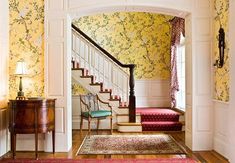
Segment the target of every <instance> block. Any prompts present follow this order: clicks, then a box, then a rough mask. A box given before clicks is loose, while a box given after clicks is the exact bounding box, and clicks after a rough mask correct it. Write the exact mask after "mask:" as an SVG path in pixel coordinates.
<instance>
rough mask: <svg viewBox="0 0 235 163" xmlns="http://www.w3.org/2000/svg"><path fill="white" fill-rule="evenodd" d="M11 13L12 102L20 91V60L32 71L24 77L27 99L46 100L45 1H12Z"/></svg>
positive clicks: (10, 88)
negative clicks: (31, 97) (18, 70)
mask: <svg viewBox="0 0 235 163" xmlns="http://www.w3.org/2000/svg"><path fill="white" fill-rule="evenodd" d="M9 10H10V57H9V59H10V61H9V93H10V98H15V97H16V95H17V92H18V89H19V77H18V76H15V75H14V73H15V69H16V62H17V61H18V60H20V59H24V61H25V62H26V65H27V69H28V74H27V75H26V76H24V77H23V91H24V92H25V96H26V97H29V96H44V52H43V51H44V47H43V46H44V43H43V35H44V1H43V0H40V1H38V0H24V1H22V0H9Z"/></svg>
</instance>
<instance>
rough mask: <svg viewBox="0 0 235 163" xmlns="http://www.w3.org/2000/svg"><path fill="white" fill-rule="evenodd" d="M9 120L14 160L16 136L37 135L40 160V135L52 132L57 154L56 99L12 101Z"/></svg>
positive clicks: (36, 148)
mask: <svg viewBox="0 0 235 163" xmlns="http://www.w3.org/2000/svg"><path fill="white" fill-rule="evenodd" d="M9 120H10V123H9V131H10V133H11V151H12V155H13V158H14V159H15V152H16V134H35V158H36V159H38V133H47V132H50V131H52V149H53V153H55V99H33V100H10V101H9Z"/></svg>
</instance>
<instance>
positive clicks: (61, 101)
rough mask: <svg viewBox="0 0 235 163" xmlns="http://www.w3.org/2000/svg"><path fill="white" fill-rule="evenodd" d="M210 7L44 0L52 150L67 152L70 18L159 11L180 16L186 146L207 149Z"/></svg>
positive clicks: (200, 1) (168, 1)
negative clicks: (183, 43) (53, 136)
mask: <svg viewBox="0 0 235 163" xmlns="http://www.w3.org/2000/svg"><path fill="white" fill-rule="evenodd" d="M211 3H212V2H210V1H205V0H191V1H188V0H175V1H172V0H159V1H154V0H148V1H147V0H145V1H143V0H136V1H135V2H134V1H133V0H121V1H115V0H100V1H92V0H88V1H82V0H47V1H45V9H46V10H45V38H46V39H45V49H46V52H45V94H46V96H47V97H53V98H57V104H56V151H68V150H69V149H70V148H71V145H72V127H71V126H72V125H71V124H72V122H71V85H70V84H71V81H70V80H71V70H70V69H71V48H70V47H71V28H70V26H71V20H72V18H74V17H80V16H83V15H89V14H94V13H104V12H109V11H112V12H113V11H145V12H158V13H165V14H171V15H175V16H179V17H185V19H186V37H187V41H186V60H187V64H186V68H187V70H186V81H187V82H186V87H187V89H186V145H187V146H188V147H190V148H191V149H192V150H210V149H212V148H213V147H212V136H213V129H212V116H213V114H212V101H211V86H210V85H211V58H210V56H211V35H212V31H211V29H212V28H211V25H212V22H211V21H212V20H211V10H212V8H211V6H212V5H211ZM186 13H190V14H188V15H186ZM49 140H50V139H46V142H45V150H46V151H47V150H50V143H51V142H49ZM61 140H63V141H61Z"/></svg>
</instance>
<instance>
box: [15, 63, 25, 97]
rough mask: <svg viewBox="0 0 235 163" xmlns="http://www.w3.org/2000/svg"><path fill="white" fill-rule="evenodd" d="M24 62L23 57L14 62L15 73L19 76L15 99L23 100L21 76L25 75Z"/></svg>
mask: <svg viewBox="0 0 235 163" xmlns="http://www.w3.org/2000/svg"><path fill="white" fill-rule="evenodd" d="M26 74H27V73H26V64H25V62H24V60H23V59H21V60H19V61H18V62H17V64H16V72H15V75H17V76H20V84H19V91H18V93H17V97H16V99H18V100H24V99H25V96H24V92H23V91H22V90H23V86H22V85H23V84H22V76H24V75H26Z"/></svg>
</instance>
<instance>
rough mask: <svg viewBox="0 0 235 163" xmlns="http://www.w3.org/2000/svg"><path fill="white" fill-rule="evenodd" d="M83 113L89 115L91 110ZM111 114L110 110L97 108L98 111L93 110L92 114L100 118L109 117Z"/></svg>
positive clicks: (93, 116)
mask: <svg viewBox="0 0 235 163" xmlns="http://www.w3.org/2000/svg"><path fill="white" fill-rule="evenodd" d="M82 115H83V116H85V117H88V116H89V112H82ZM110 115H111V111H108V110H97V111H91V112H90V116H91V117H92V118H99V117H107V116H110Z"/></svg>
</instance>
